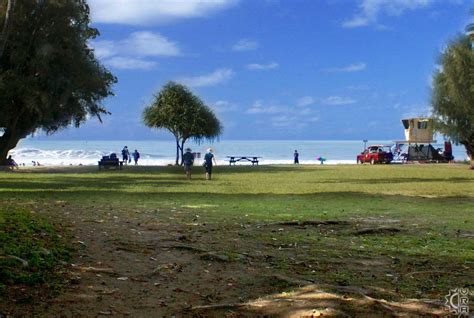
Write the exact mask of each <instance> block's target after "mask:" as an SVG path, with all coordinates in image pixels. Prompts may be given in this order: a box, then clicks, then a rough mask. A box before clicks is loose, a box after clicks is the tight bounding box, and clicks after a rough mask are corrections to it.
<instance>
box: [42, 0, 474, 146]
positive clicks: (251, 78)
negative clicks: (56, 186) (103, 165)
mask: <svg viewBox="0 0 474 318" xmlns="http://www.w3.org/2000/svg"><path fill="white" fill-rule="evenodd" d="M89 4H90V6H91V16H92V21H93V25H94V26H95V27H97V28H98V29H99V31H100V32H101V36H100V37H99V38H97V39H96V40H95V41H94V42H92V43H91V46H92V47H94V48H95V51H96V55H97V56H98V57H99V59H100V60H101V61H102V63H103V64H104V65H106V66H107V67H108V68H109V69H110V70H111V71H112V72H113V73H114V74H115V75H116V76H117V78H118V81H119V82H118V84H117V85H116V86H115V89H114V91H115V93H116V96H114V97H110V98H108V99H107V100H105V101H104V104H105V105H106V106H107V108H108V109H109V111H111V112H112V115H111V116H107V117H105V118H104V123H103V124H100V123H98V121H97V120H95V119H91V120H90V121H89V122H88V123H86V124H85V125H83V127H81V128H79V129H76V128H70V129H67V130H65V131H62V132H60V133H58V134H56V135H54V136H52V137H48V138H54V139H129V140H141V139H160V140H166V139H171V138H172V136H171V135H170V134H169V133H167V132H166V131H156V130H150V129H149V128H146V127H145V126H144V125H143V124H142V122H141V113H142V111H143V109H144V107H146V106H147V105H148V104H149V103H150V101H151V99H152V96H153V94H154V93H156V92H158V91H159V90H160V88H161V87H162V86H163V85H164V84H165V83H166V82H168V81H170V80H174V81H178V82H181V83H183V84H185V85H187V86H188V87H190V89H191V90H192V91H193V92H194V93H195V94H197V95H198V96H200V97H201V98H202V99H203V100H204V101H205V102H206V103H207V104H208V105H209V106H210V107H211V108H213V109H214V110H215V112H216V114H217V116H218V117H219V119H220V120H221V121H222V123H223V125H224V134H223V136H222V139H295V140H296V139H307V140H324V139H338V140H352V139H354V140H360V139H365V138H368V139H387V140H395V139H400V138H402V137H403V130H402V126H401V124H400V119H401V118H404V117H410V116H418V115H427V114H429V104H430V83H431V76H432V74H433V71H434V70H435V69H436V61H437V57H438V54H439V52H440V50H442V48H443V46H445V45H446V43H447V42H448V41H449V39H452V38H453V37H454V36H455V35H456V34H458V33H460V32H462V31H463V29H464V26H465V25H466V24H467V23H468V22H469V10H470V8H473V7H474V2H473V1H461V0H353V1H349V0H291V1H290V0H89Z"/></svg>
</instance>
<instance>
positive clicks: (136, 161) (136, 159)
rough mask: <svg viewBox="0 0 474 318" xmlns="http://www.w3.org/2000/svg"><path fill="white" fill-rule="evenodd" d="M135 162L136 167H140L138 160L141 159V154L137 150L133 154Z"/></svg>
mask: <svg viewBox="0 0 474 318" xmlns="http://www.w3.org/2000/svg"><path fill="white" fill-rule="evenodd" d="M132 157H133V161H135V166H136V165H138V159H140V153H139V152H138V150H137V149H135V151H134V152H133V153H132Z"/></svg>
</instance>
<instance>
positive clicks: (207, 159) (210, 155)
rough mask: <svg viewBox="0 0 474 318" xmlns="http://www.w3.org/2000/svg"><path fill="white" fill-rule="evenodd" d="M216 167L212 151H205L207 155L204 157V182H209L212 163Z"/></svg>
mask: <svg viewBox="0 0 474 318" xmlns="http://www.w3.org/2000/svg"><path fill="white" fill-rule="evenodd" d="M213 161H214V164H215V165H216V166H217V162H216V158H215V157H214V154H213V153H212V149H211V148H209V149H207V153H206V154H205V155H204V168H206V180H211V175H212V162H213Z"/></svg>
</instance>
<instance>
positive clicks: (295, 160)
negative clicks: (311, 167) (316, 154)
mask: <svg viewBox="0 0 474 318" xmlns="http://www.w3.org/2000/svg"><path fill="white" fill-rule="evenodd" d="M293 157H294V161H293V163H294V164H295V165H296V164H299V163H300V160H299V157H300V154H299V153H298V150H295V153H294V154H293Z"/></svg>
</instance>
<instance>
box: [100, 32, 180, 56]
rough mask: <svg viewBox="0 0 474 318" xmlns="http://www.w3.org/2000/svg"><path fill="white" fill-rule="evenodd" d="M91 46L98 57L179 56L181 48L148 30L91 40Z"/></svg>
mask: <svg viewBox="0 0 474 318" xmlns="http://www.w3.org/2000/svg"><path fill="white" fill-rule="evenodd" d="M91 46H92V47H93V48H94V49H95V53H96V55H97V56H98V57H99V58H108V57H111V56H116V55H129V56H139V57H146V56H179V55H181V54H182V53H181V50H180V48H179V46H178V45H177V43H176V42H172V41H170V40H168V39H167V38H166V37H164V36H162V35H161V34H159V33H153V32H148V31H141V32H134V33H132V34H130V35H129V36H128V37H127V38H125V39H122V40H119V41H115V42H114V41H109V40H106V41H93V42H92V43H91Z"/></svg>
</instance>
